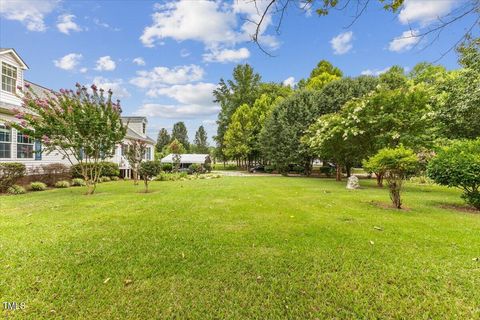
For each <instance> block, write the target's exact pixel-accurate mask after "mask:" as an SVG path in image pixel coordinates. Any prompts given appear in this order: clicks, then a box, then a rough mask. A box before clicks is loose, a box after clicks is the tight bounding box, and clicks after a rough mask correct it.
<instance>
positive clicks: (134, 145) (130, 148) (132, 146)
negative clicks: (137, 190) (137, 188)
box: [125, 139, 147, 185]
mask: <svg viewBox="0 0 480 320" xmlns="http://www.w3.org/2000/svg"><path fill="white" fill-rule="evenodd" d="M125 149H126V151H125V157H126V158H127V161H128V163H129V164H130V167H131V168H132V173H133V184H134V185H138V170H139V168H140V163H141V162H142V161H143V160H144V158H145V152H146V151H147V144H146V143H145V141H143V140H138V139H136V140H130V141H129V142H128V143H127V144H126V145H125Z"/></svg>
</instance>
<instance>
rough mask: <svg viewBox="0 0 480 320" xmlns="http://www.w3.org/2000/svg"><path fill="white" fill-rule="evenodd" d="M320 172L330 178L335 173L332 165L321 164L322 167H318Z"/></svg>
mask: <svg viewBox="0 0 480 320" xmlns="http://www.w3.org/2000/svg"><path fill="white" fill-rule="evenodd" d="M320 173H321V174H324V175H325V176H326V177H328V178H330V177H331V176H333V174H334V173H335V168H334V167H332V166H323V167H320Z"/></svg>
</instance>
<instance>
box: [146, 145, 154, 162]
mask: <svg viewBox="0 0 480 320" xmlns="http://www.w3.org/2000/svg"><path fill="white" fill-rule="evenodd" d="M151 156H152V149H151V148H149V147H147V152H146V153H145V160H150V159H151V158H150V157H151Z"/></svg>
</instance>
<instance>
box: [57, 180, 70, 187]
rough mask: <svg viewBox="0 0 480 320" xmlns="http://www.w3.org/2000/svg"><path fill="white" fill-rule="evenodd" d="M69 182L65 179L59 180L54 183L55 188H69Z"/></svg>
mask: <svg viewBox="0 0 480 320" xmlns="http://www.w3.org/2000/svg"><path fill="white" fill-rule="evenodd" d="M69 187H70V182H68V181H66V180H60V181H57V182H56V183H55V188H69Z"/></svg>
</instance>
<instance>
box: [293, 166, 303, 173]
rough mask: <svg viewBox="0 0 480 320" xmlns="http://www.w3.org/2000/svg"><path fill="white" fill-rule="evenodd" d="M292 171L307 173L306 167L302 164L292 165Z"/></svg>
mask: <svg viewBox="0 0 480 320" xmlns="http://www.w3.org/2000/svg"><path fill="white" fill-rule="evenodd" d="M292 172H295V173H305V168H304V167H302V166H299V165H294V166H293V167H292Z"/></svg>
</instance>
